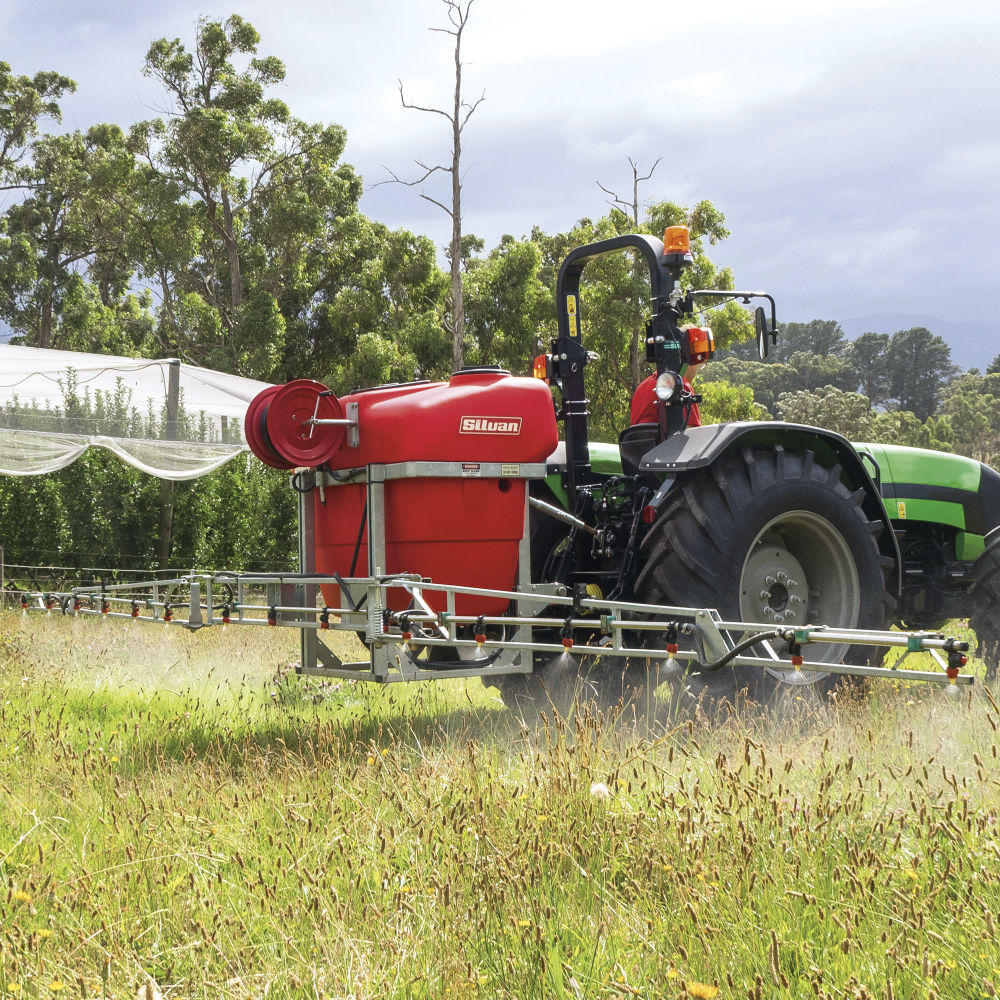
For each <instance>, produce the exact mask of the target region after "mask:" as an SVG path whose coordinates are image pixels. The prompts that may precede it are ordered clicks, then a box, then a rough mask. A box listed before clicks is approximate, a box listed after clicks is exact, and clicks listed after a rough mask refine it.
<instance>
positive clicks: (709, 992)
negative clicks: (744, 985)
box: [684, 982, 719, 1000]
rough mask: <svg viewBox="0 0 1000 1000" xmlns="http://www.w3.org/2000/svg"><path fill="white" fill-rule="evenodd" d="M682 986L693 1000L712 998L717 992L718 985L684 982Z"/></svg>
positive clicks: (709, 999)
mask: <svg viewBox="0 0 1000 1000" xmlns="http://www.w3.org/2000/svg"><path fill="white" fill-rule="evenodd" d="M684 988H685V989H686V990H687V991H688V995H689V996H691V997H694V1000H712V998H713V997H714V996H715V995H716V994H717V993H718V992H719V987H718V986H709V985H708V983H699V982H690V983H685V984H684Z"/></svg>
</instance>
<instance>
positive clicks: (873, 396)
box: [848, 333, 890, 406]
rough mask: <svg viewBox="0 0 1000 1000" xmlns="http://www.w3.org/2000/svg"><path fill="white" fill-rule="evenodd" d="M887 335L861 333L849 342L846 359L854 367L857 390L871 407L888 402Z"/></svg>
mask: <svg viewBox="0 0 1000 1000" xmlns="http://www.w3.org/2000/svg"><path fill="white" fill-rule="evenodd" d="M889 340H890V338H889V334H887V333H863V334H861V336H860V337H858V338H856V339H855V340H853V341H852V342H851V345H850V350H849V353H848V357H849V358H850V361H851V363H852V364H853V365H854V371H855V374H856V377H857V383H858V390H859V392H861V393H862V394H863V395H865V396H867V397H868V398H869V399H870V400H871V402H872V405H873V406H884V405H885V404H887V403H888V402H889V398H890V396H889Z"/></svg>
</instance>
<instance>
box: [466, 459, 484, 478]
mask: <svg viewBox="0 0 1000 1000" xmlns="http://www.w3.org/2000/svg"><path fill="white" fill-rule="evenodd" d="M482 474H483V467H482V466H481V465H480V464H479V463H478V462H463V463H462V475H463V476H481V475H482Z"/></svg>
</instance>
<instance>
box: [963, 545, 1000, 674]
mask: <svg viewBox="0 0 1000 1000" xmlns="http://www.w3.org/2000/svg"><path fill="white" fill-rule="evenodd" d="M969 597H970V598H971V601H972V608H971V612H970V615H969V624H970V625H971V626H972V630H973V631H974V632H975V633H976V640H977V648H976V655H977V656H978V657H979V658H980V659H981V660H982V661H983V662H984V663H985V664H986V679H987V680H988V681H995V680H996V679H997V669H998V666H1000V528H996V529H994V530H993V531H991V532H990V533H989V534H988V535H987V536H986V548H985V549H984V551H983V552H982V553H981V554H980V556H979V558H978V559H977V560H976V568H975V581H974V582H973V584H972V588H971V590H970V591H969Z"/></svg>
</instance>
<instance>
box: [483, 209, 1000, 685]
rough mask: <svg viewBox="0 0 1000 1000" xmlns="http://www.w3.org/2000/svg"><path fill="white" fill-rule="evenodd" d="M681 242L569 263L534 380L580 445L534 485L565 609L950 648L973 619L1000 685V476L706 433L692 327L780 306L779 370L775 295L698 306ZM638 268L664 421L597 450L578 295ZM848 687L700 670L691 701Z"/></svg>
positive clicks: (691, 673)
mask: <svg viewBox="0 0 1000 1000" xmlns="http://www.w3.org/2000/svg"><path fill="white" fill-rule="evenodd" d="M665 236H666V241H665V242H663V241H660V240H658V239H656V238H655V237H651V236H646V235H626V236H620V237H615V238H612V239H608V240H604V241H601V242H598V243H594V244H590V245H588V246H583V247H579V248H577V249H575V250H573V251H572V252H571V253H570V254H569V255H568V257H567V258H566V260H565V261H564V262H563V264H562V267H561V270H560V273H559V278H558V284H557V308H558V311H559V315H558V321H559V327H558V337H557V338H556V339H555V340H554V341H552V343H551V348H550V350H549V352H548V354H547V355H543V356H542V357H541V358H539V359H536V364H535V369H536V374H537V375H540V376H545V377H547V378H548V379H549V381H550V384H551V385H553V386H554V387H556V388H557V390H558V392H559V401H560V405H559V406H558V408H557V415H558V417H559V419H560V420H562V421H563V423H564V430H565V433H564V438H565V440H564V441H563V442H561V444H560V447H559V450H558V451H557V452H556V454H554V455H553V456H552V457H551V458H550V460H549V463H548V476H547V478H546V479H545V480H541V481H538V482H537V483H535V484H533V486H532V498H531V504H532V511H531V525H530V527H531V538H530V543H531V566H532V577H533V579H535V580H537V581H543V582H546V583H561V584H563V585H565V587H566V592H567V593H569V592H573V593H584V592H586V593H589V594H598V595H602V596H603V597H605V598H608V599H614V600H619V601H635V602H642V603H644V604H654V605H676V606H687V607H700V608H715V609H717V610H718V612H719V614H720V615H721V616H722V618H723V619H728V620H737V619H739V620H742V621H746V622H751V621H753V622H762V623H773V624H774V625H776V626H781V625H784V626H788V627H791V628H795V627H799V626H804V625H806V624H823V625H826V626H829V627H833V628H837V627H841V628H861V629H872V630H884V629H887V628H889V627H890V626H891V625H893V624H898V625H901V626H905V627H906V628H907V629H915V630H921V631H934V630H937V629H938V628H939V627H940V626H941V624H942V623H943V622H944V621H945V620H947V619H949V618H953V617H959V616H961V617H966V616H968V617H969V618H970V619H971V625H972V627H973V629H974V630H975V632H976V635H977V637H978V642H979V655H980V656H981V657H982V658H983V659H984V660H985V661H986V663H987V669H988V676H995V674H996V671H997V664H998V643H1000V527H998V526H1000V474H998V473H997V472H996V471H995V470H993V469H992V468H990V467H988V466H986V465H983V464H981V463H979V462H976V461H973V460H971V459H968V458H963V457H960V456H956V455H947V454H941V453H938V452H933V451H926V450H921V449H914V448H902V447H894V446H889V445H878V444H853V443H851V442H849V441H847V440H846V439H845V438H843V437H842V436H840V435H839V434H835V433H832V432H830V431H827V430H823V429H821V428H816V427H808V426H802V425H796V424H789V423H783V422H778V421H774V422H741V423H729V424H716V425H711V426H691V417H692V413H693V412H695V411H694V407H695V406H696V404H697V402H698V397H697V396H696V395H695V394H694V393H693V390H692V389H691V387H690V384H689V383H688V382H686V380H685V379H684V375H685V373H686V371H687V370H688V368H689V366H691V365H693V364H695V363H697V362H701V361H704V360H705V359H706V357H709V356H710V355H711V353H712V343H711V334H710V333H709V332H708V331H705V330H702V329H699V328H692V327H688V326H685V325H684V323H683V319H684V317H685V316H691V315H693V314H694V313H695V311H696V309H697V308H699V303H703V302H705V301H706V300H708V301H713V300H718V299H723V298H736V299H741V300H743V301H744V302H749V301H750V300H751V299H754V298H762V299H765V300H767V301H768V302H769V304H770V309H769V311H768V310H767V309H765V307H764V306H763V305H760V306H758V307H757V308H756V310H755V313H754V319H755V327H756V334H757V344H758V351H759V353H760V356H761V358H762V359H763V358H764V357H766V355H767V352H768V348H769V346H770V344H773V343H776V341H777V334H778V330H777V324H776V319H775V308H774V301H773V299H771V297H770V296H768V295H766V294H765V293H761V292H739V291H725V292H722V291H717V290H693V291H686V290H684V289H683V288H682V284H681V276H682V272H683V270H684V268H685V267H686V266H687V265H689V264H690V263H691V260H692V258H691V255H690V249H689V244H688V238H687V232H686V230H684V229H683V227H672V228H671V229H668V230H667V232H666V234H665ZM626 250H631V251H635V252H637V253H638V254H639V255H640V256H641V257H642V258H643V259H644V260H645V262H646V264H647V265H648V269H649V278H650V298H651V306H652V316H651V318H650V319H649V320H648V323H647V328H646V357H647V360H648V361H649V362H652V363H655V365H656V372H657V378H656V383H655V396H656V399H657V405H656V411H655V412H656V419H655V420H654V421H650V422H643V423H639V424H637V425H634V426H631V427H628V428H625V429H624V430H623V431H622V433H621V436H620V439H619V441H618V443H617V444H606V443H598V442H592V441H590V439H589V434H588V426H587V422H588V406H589V403H588V399H587V394H586V391H585V379H584V372H585V369H586V366H587V363H588V360H589V359H590V356H589V355H588V352H587V350H586V349H585V347H584V343H583V337H582V325H581V324H582V315H583V308H582V303H581V300H580V279H581V275H582V273H583V270H584V268H585V266H586V265H587V264H588V263H589V262H590V261H592V260H594V259H595V258H597V257H600V256H604V255H607V254H614V253H621V252H623V251H626ZM639 641H641V640H639ZM857 649H858V647H848V646H845V645H841V644H837V643H835V642H831V643H827V644H825V645H821V646H819V647H817V648H816V650H815V652H813V653H812V654H811V658H812V659H815V660H819V661H821V662H830V663H831V664H832V663H835V662H851V656H852V655H854V656H857V655H858V653H857ZM776 652H778V653H781V652H784V651H781V650H776ZM868 655H869V657H870V655H871V654H870V651H869V654H868ZM609 661H610V663H611V664H620V662H621V661H616V660H610V658H609ZM581 675H582V677H583V678H584V679H585V680H586V682H587V683H588V684H590V685H591V686H592V693H593V694H594V695H596V696H597V697H598V698H599V699H600V700H603V701H605V703H612V702H614V700H615V699H616V698H618V697H620V696H621V695H623V694H626V695H628V694H634V693H635V689H638V688H641V687H643V686H645V685H646V684H647V683H648V682H649V680H650V678H648V677H647V666H646V664H645V663H633V662H631V661H630V662H629V663H628V664H627V665H626V666H625V667H624V668H623V667H621V666H620V665H618V666H615V665H612V666H608V665H607V664H606V663H605V664H603V665H602V664H601V663H599V662H597V663H591V664H590V666H589V668H588V665H587V663H586V662H584V663H583V664H582V665H581ZM836 679H837V678H836V675H833V674H830V675H822V674H815V673H811V674H803V673H801V672H798V671H796V672H794V673H793V672H791V671H784V670H782V669H779V668H766V669H763V670H761V669H747V668H743V669H742V670H740V671H737V670H734V669H733V668H732V667H727V668H725V669H722V670H712V671H708V670H705V671H699V670H698V669H697V667H694V668H689V670H688V672H687V675H686V676H685V677H684V680H683V685H682V687H683V689H684V691H685V692H687V693H688V694H689V695H691V696H694V697H699V696H702V695H704V696H707V697H709V698H713V699H714V698H727V697H729V698H731V697H734V696H735V695H736V694H737V693H738V692H740V691H747V692H748V693H749V694H750V695H751V696H752V697H754V698H757V699H763V698H766V697H768V696H769V695H770V694H772V693H773V692H774V691H775V689H776V686H777V685H780V684H781V683H783V682H789V683H803V682H809V683H813V684H817V685H819V686H820V687H821V688H823V687H829V686H831V685H832V684H833V682H834V680H836ZM656 680H657V681H660V680H663V677H662V676H661V677H658V678H656ZM496 683H497V684H498V686H499V687H500V690H501V694H502V695H503V696H504V699H505V700H506V701H508V702H516V701H518V700H520V699H522V698H525V697H531V696H532V692H533V688H535V687H536V686H538V685H541V687H542V688H543V689H544V690H545V692H546V697H549V698H551V697H552V692H553V690H554V689H555V688H556V687H557V686H558V679H557V677H556V665H555V664H554V663H553V662H551V661H549V660H547V659H546V658H545V657H544V656H540V657H536V662H535V669H534V672H533V673H531V674H528V675H520V676H519V675H511V676H508V677H500V678H497V679H496ZM536 693H537V692H536Z"/></svg>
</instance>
